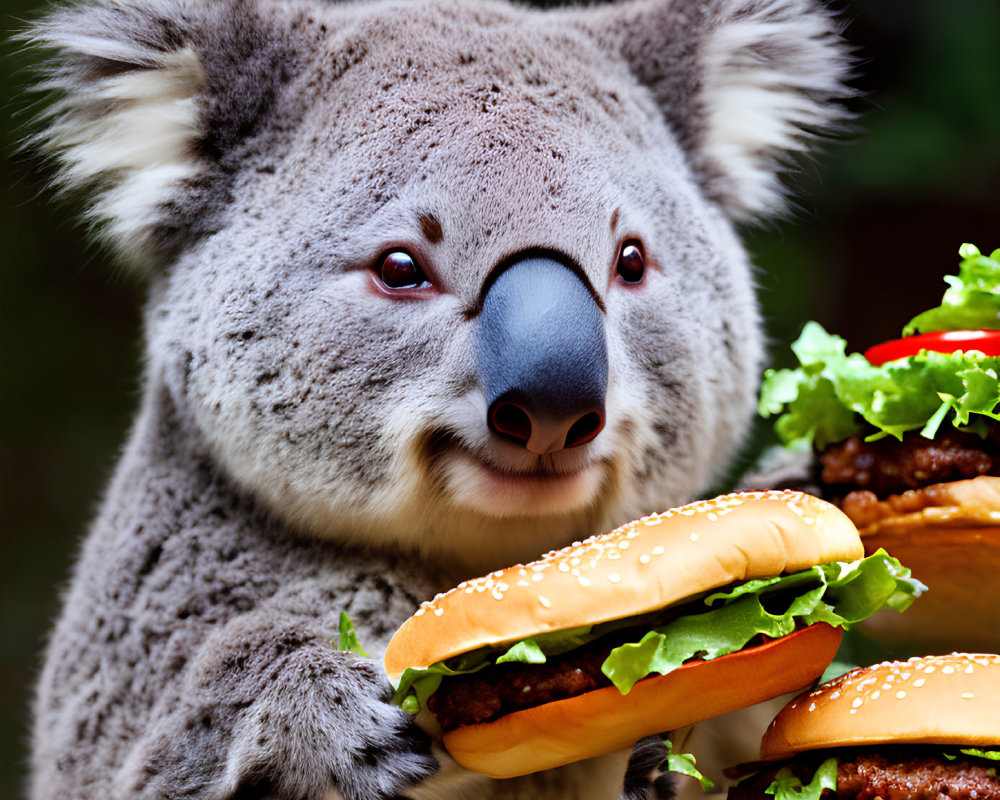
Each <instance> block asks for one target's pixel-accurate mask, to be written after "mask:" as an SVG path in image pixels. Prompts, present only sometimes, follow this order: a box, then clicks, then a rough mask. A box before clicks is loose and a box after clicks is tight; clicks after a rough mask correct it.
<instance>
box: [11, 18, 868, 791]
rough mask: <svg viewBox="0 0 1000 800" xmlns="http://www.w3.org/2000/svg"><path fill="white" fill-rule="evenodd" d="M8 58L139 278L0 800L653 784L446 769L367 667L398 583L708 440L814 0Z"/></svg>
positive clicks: (736, 412) (647, 490)
mask: <svg viewBox="0 0 1000 800" xmlns="http://www.w3.org/2000/svg"><path fill="white" fill-rule="evenodd" d="M27 36H28V38H29V39H30V40H31V42H33V43H34V45H36V46H37V47H39V48H44V49H45V51H46V53H47V54H48V56H47V57H48V59H49V60H48V62H47V63H48V65H49V66H48V71H47V72H46V77H45V79H44V80H43V82H42V85H41V88H42V89H44V90H46V91H48V92H51V93H53V96H54V99H53V100H52V102H51V103H49V104H48V105H47V107H46V108H47V110H46V112H45V118H44V123H45V124H44V126H41V127H40V131H41V132H40V133H39V134H38V137H37V140H36V144H37V146H38V147H40V148H43V149H44V151H45V152H46V153H48V155H49V157H50V158H51V159H52V162H53V164H54V167H53V175H54V182H55V183H56V184H58V185H59V186H60V187H62V189H63V190H64V191H77V192H79V191H82V192H85V193H86V196H87V197H88V198H89V204H88V205H87V212H86V213H87V218H88V221H89V222H90V223H91V225H92V226H93V230H94V231H95V233H96V235H97V236H99V237H100V238H101V239H102V240H103V241H104V242H106V243H107V245H108V246H109V247H111V248H113V249H114V250H115V252H116V253H117V254H118V256H119V258H120V259H121V262H122V263H123V264H124V265H127V268H128V269H129V270H131V271H132V272H133V273H134V274H135V275H137V276H139V279H141V280H143V281H144V282H145V286H146V302H145V311H144V340H145V351H144V352H145V357H144V363H143V381H142V387H143V388H142V396H141V404H140V408H139V411H138V413H137V416H136V418H135V421H134V424H133V425H132V427H131V430H130V433H129V435H128V439H127V442H126V444H125V445H124V448H123V452H122V454H121V458H120V461H119V463H118V466H117V468H116V471H115V473H114V475H113V477H112V479H111V481H110V485H109V487H108V489H107V491H106V494H105V495H104V497H103V501H102V503H101V505H100V508H99V510H98V512H97V513H96V515H95V519H94V521H93V523H92V527H91V530H90V533H89V535H88V536H87V538H86V540H85V542H84V543H83V545H82V550H81V552H80V555H79V558H78V561H77V563H76V565H75V568H74V570H73V574H72V576H71V578H70V580H69V582H68V585H67V587H66V589H65V592H64V606H63V610H62V613H61V615H60V617H59V619H58V620H57V622H56V624H55V627H54V630H53V631H52V633H51V637H50V639H49V641H48V644H47V648H46V653H45V658H44V664H43V667H42V670H41V673H40V678H39V681H38V686H37V692H36V696H35V700H34V706H33V712H34V715H33V720H34V722H33V739H32V746H33V747H32V756H31V767H32V773H31V778H30V794H31V797H32V798H35V800H42V798H56V797H58V798H101V800H115V799H116V798H211V799H212V800H220V799H222V798H227V799H232V800H235V799H236V798H240V799H241V800H246V799H247V798H264V797H273V798H287V800H300V799H301V798H306V799H307V800H319V798H346V800H378V798H393V797H411V798H435V799H441V800H449V798H462V797H475V798H499V797H518V798H524V797H547V798H589V797H602V798H603V797H608V798H616V797H620V796H623V797H630V798H647V797H669V796H671V793H672V791H673V785H672V783H671V781H670V779H669V776H667V775H664V774H662V773H661V772H660V771H659V770H660V766H661V762H662V760H663V752H662V750H659V749H657V748H658V744H657V743H656V742H652V743H649V742H645V743H643V744H642V746H641V747H640V748H638V749H637V750H636V751H635V752H634V754H630V753H617V754H612V755H610V756H607V757H603V758H599V759H594V760H591V761H587V762H583V763H580V764H575V765H570V766H567V767H563V768H560V769H558V770H553V771H551V772H544V773H539V774H536V775H530V776H526V777H524V778H519V779H511V780H508V781H497V780H491V779H488V778H486V777H484V776H481V775H475V774H472V773H470V772H466V771H465V770H463V769H461V768H460V767H458V766H457V765H456V764H454V762H452V761H451V760H450V759H449V758H448V756H447V754H446V753H444V752H443V751H442V750H441V748H440V747H439V746H438V744H437V743H436V742H435V741H434V740H432V739H431V738H430V737H429V736H428V735H427V734H425V733H424V732H423V731H422V730H421V729H419V728H418V727H416V726H415V725H414V722H413V719H412V718H411V717H410V716H409V715H408V714H407V713H405V712H404V711H402V710H401V709H400V708H398V707H396V706H394V705H392V704H390V703H389V702H388V700H389V697H390V695H391V688H390V686H389V685H388V683H387V681H386V678H385V675H384V672H383V670H382V667H381V654H382V652H383V651H384V648H385V645H386V643H387V641H388V639H389V638H390V637H391V635H392V633H393V631H394V630H395V629H396V628H397V627H398V626H399V625H400V624H401V623H402V622H403V621H404V620H405V619H406V618H407V617H408V616H409V615H410V614H412V613H413V612H414V610H415V609H416V608H417V607H418V605H419V603H420V602H421V601H423V600H425V599H428V598H429V597H431V596H433V595H434V594H435V593H437V592H439V591H442V590H445V589H447V588H449V587H451V586H453V585H454V584H455V583H457V582H458V581H460V580H462V579H464V578H468V577H474V576H476V575H480V574H483V573H484V572H487V571H490V570H493V569H497V568H500V567H504V566H508V565H510V564H514V563H517V562H518V561H523V560H528V559H532V558H535V557H537V556H538V555H539V554H541V553H543V552H545V551H547V550H548V549H551V548H555V547H559V546H563V545H566V544H569V543H571V542H572V541H574V540H576V539H580V538H583V537H586V536H589V535H591V534H595V533H600V532H602V531H604V530H607V529H609V528H611V527H613V526H615V525H617V524H621V523H624V522H627V521H629V520H631V519H633V518H636V517H638V516H640V515H642V514H645V513H648V512H652V511H656V510H661V509H663V508H666V507H669V506H672V505H676V504H679V503H682V502H685V501H688V500H690V499H692V498H695V497H697V496H698V495H699V494H700V493H703V492H705V491H707V488H708V487H709V486H711V485H712V484H713V481H715V480H717V479H718V478H719V476H720V475H721V474H722V472H723V471H724V469H725V468H726V465H727V464H728V463H729V461H730V460H731V459H732V458H733V457H734V455H736V454H737V452H738V451H739V448H740V446H741V443H742V442H743V439H744V436H745V433H746V431H747V429H748V425H749V423H750V420H751V419H752V416H753V413H754V405H755V394H756V386H757V379H758V374H759V371H760V367H761V359H762V349H763V348H762V333H761V320H760V315H759V311H758V306H757V302H756V300H755V293H754V278H753V273H752V269H751V266H750V263H749V259H748V256H747V254H746V252H745V250H744V246H743V245H742V244H741V241H740V238H739V236H738V233H737V226H738V225H740V224H744V223H753V222H755V221H758V220H762V219H764V218H766V217H768V216H769V215H773V214H775V213H778V212H780V211H781V209H782V203H783V198H784V196H785V192H784V190H783V181H782V175H783V173H784V171H785V170H786V168H788V167H789V166H791V165H792V164H794V163H795V160H796V157H797V156H799V155H800V154H803V153H805V152H806V151H807V150H809V149H810V148H811V146H812V143H813V142H815V141H816V140H817V134H823V133H826V132H829V131H832V130H835V128H836V126H837V125H838V123H839V120H841V119H842V118H843V105H844V104H843V102H842V101H843V99H844V97H845V96H846V94H847V90H846V89H845V77H846V75H847V71H848V69H849V55H848V54H847V52H846V49H845V47H844V45H843V42H842V40H841V37H840V31H839V27H838V23H837V21H836V19H835V18H834V16H833V15H832V14H831V12H830V11H829V10H828V9H825V8H824V7H822V6H821V5H820V4H819V3H818V2H815V1H814V0H624V1H623V2H619V3H616V4H606V5H594V6H586V5H577V6H572V7H565V8H552V9H544V10H543V9H541V8H531V7H527V6H524V5H517V4H512V3H508V2H505V1H504V0H360V1H359V2H343V3H338V2H325V1H324V0H82V2H78V3H75V4H72V5H66V6H64V7H62V8H56V9H55V10H53V11H52V12H50V13H49V15H48V16H46V17H44V18H43V19H41V20H40V21H39V22H38V23H37V24H35V25H34V26H33V27H32V29H31V30H30V32H29V33H28V34H27ZM341 612H347V614H348V615H349V617H350V618H351V619H352V621H353V623H354V625H355V627H356V631H357V634H358V638H359V640H360V642H361V645H362V647H363V648H364V649H365V650H366V652H367V653H368V654H369V655H368V657H365V656H362V655H360V654H357V653H355V652H348V651H343V650H340V649H338V645H337V629H338V621H339V618H340V614H341Z"/></svg>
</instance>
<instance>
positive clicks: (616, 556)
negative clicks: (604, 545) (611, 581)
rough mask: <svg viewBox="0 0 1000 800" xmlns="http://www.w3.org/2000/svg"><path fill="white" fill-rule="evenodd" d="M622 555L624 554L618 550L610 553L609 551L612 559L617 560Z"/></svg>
mask: <svg viewBox="0 0 1000 800" xmlns="http://www.w3.org/2000/svg"><path fill="white" fill-rule="evenodd" d="M621 557H622V554H621V553H619V552H618V551H617V550H612V551H611V552H610V553H608V558H609V559H611V560H612V561H617V560H618V559H619V558H621Z"/></svg>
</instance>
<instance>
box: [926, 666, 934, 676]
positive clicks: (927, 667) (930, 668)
mask: <svg viewBox="0 0 1000 800" xmlns="http://www.w3.org/2000/svg"><path fill="white" fill-rule="evenodd" d="M935 669H936V667H934V666H933V665H930V666H926V667H924V674H925V675H930V674H931V673H932V672H933V671H934V670H935Z"/></svg>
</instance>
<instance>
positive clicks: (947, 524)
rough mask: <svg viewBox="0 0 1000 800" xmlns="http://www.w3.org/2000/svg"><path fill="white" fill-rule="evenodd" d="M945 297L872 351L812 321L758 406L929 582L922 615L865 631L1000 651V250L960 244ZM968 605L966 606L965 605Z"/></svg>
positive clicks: (829, 489)
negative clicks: (998, 614)
mask: <svg viewBox="0 0 1000 800" xmlns="http://www.w3.org/2000/svg"><path fill="white" fill-rule="evenodd" d="M959 252H960V255H961V257H962V261H961V264H960V266H959V273H958V275H957V276H948V277H946V278H945V281H946V282H947V283H948V284H949V288H948V290H947V291H946V292H945V294H944V298H943V300H942V303H941V305H940V306H938V307H937V308H934V309H931V310H929V311H925V312H924V313H922V314H920V315H918V316H917V317H915V318H914V319H912V320H911V321H910V322H909V323H908V324H907V325H906V326H905V327H904V329H903V336H902V338H900V339H896V340H893V341H890V342H884V343H881V344H878V345H875V346H873V347H871V348H869V349H868V350H866V351H865V352H864V353H850V354H848V353H847V350H846V344H847V343H846V342H845V341H844V339H842V338H840V337H839V336H835V335H832V334H829V333H827V332H826V331H825V330H824V329H823V328H822V327H821V326H820V325H818V324H817V323H814V322H813V323H808V324H807V325H806V326H805V328H804V329H803V331H802V335H801V336H800V337H799V339H798V340H797V341H796V342H795V343H794V344H793V345H792V350H793V352H794V353H795V355H796V356H797V357H798V361H799V366H798V367H797V368H794V369H782V370H769V371H768V372H767V373H765V378H764V382H763V386H762V388H761V394H760V404H759V410H760V413H761V414H762V415H763V416H765V417H776V422H775V431H776V432H777V434H778V437H779V439H780V440H781V442H782V444H783V445H784V446H785V447H787V448H790V449H793V450H800V451H805V452H812V453H814V454H815V462H814V464H815V474H814V475H813V482H814V483H815V485H816V486H817V487H818V493H819V494H820V495H821V496H822V497H824V498H825V499H827V500H830V501H831V502H833V503H835V504H837V505H838V506H839V507H840V508H841V509H843V511H844V512H845V513H846V514H847V515H848V516H849V517H850V518H851V519H852V521H853V522H854V523H855V524H856V525H857V526H858V529H859V530H860V532H861V536H862V540H863V542H864V544H865V549H866V552H874V551H876V550H878V549H880V548H884V549H885V550H887V551H888V552H889V553H891V554H892V555H894V556H896V557H897V558H899V559H900V560H901V561H903V563H905V564H907V565H908V566H909V567H910V568H911V569H912V570H913V574H914V576H915V577H916V578H918V579H919V580H921V581H922V582H923V583H925V584H927V585H928V586H929V587H930V588H931V589H932V591H931V592H930V593H929V594H928V596H927V598H926V600H924V601H922V602H921V603H920V606H919V608H916V609H914V612H913V614H912V615H907V616H906V617H903V618H900V619H898V620H897V619H895V618H892V619H890V618H887V617H886V616H885V615H876V617H875V618H873V619H872V620H871V621H870V622H869V623H867V624H866V626H864V628H863V630H864V631H865V632H867V633H869V634H872V635H874V637H875V638H877V639H879V640H880V641H882V642H884V643H887V644H888V645H890V646H892V647H896V648H898V647H901V646H906V645H909V646H911V647H912V646H917V647H918V648H919V649H920V651H922V652H926V651H927V649H936V650H938V651H939V652H948V651H950V650H953V649H955V648H960V649H987V650H996V649H998V648H1000V629H997V628H996V627H995V626H993V625H992V624H990V622H991V621H992V617H993V609H994V608H996V607H997V605H998V604H1000V589H998V590H991V589H990V587H991V586H994V585H995V586H998V587H1000V584H997V583H996V581H995V575H994V565H995V564H997V563H998V562H1000V382H998V375H1000V250H996V251H994V252H993V253H992V255H990V256H985V255H983V254H981V253H980V252H979V250H978V249H977V248H976V247H975V246H973V245H970V244H965V245H963V246H962V248H961V249H960V251H959ZM956 609H961V614H959V615H957V616H956V614H955V611H956Z"/></svg>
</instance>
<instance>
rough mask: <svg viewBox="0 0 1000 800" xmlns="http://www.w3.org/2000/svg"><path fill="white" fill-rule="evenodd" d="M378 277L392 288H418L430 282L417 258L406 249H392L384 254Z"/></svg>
mask: <svg viewBox="0 0 1000 800" xmlns="http://www.w3.org/2000/svg"><path fill="white" fill-rule="evenodd" d="M378 277H379V280H380V281H382V283H384V284H385V285H386V286H388V287H389V288H390V289H416V288H418V287H420V286H424V285H428V284H429V283H430V281H428V280H427V276H426V275H424V271H423V270H422V269H420V265H419V264H418V263H417V260H416V259H415V258H414V257H413V256H412V255H410V254H409V253H407V252H406V251H405V250H391V251H389V252H388V253H386V254H385V255H384V256H382V261H381V262H380V263H379V266H378Z"/></svg>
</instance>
